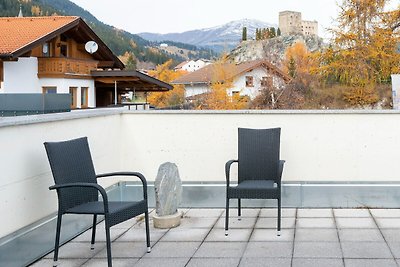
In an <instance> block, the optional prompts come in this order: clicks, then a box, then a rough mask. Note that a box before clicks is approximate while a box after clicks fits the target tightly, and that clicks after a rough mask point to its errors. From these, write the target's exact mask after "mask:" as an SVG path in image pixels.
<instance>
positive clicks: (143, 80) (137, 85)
mask: <svg viewBox="0 0 400 267" xmlns="http://www.w3.org/2000/svg"><path fill="white" fill-rule="evenodd" d="M91 75H92V77H93V78H94V80H95V82H96V84H97V85H96V87H97V86H99V87H110V88H111V87H112V88H113V87H115V83H117V86H118V87H119V88H121V87H122V88H125V89H127V90H134V91H136V92H165V91H169V90H172V88H173V87H172V85H170V84H168V83H165V82H163V81H160V80H158V79H156V78H153V77H151V76H148V75H146V74H143V73H141V72H139V71H136V70H132V71H125V70H104V71H99V70H96V71H92V72H91Z"/></svg>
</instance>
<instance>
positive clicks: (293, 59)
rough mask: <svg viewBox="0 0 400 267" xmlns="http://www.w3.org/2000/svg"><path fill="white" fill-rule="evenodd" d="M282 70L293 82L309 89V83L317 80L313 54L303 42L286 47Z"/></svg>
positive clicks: (304, 88)
mask: <svg viewBox="0 0 400 267" xmlns="http://www.w3.org/2000/svg"><path fill="white" fill-rule="evenodd" d="M283 65H284V70H285V71H286V73H287V74H288V75H289V76H290V77H292V78H293V84H295V85H297V86H298V87H302V88H303V90H309V89H310V86H311V83H312V82H313V81H315V80H317V77H316V75H315V74H314V73H315V69H316V68H317V64H316V60H315V56H314V55H313V54H312V53H311V52H309V51H308V49H307V47H306V46H305V44H304V43H302V42H298V43H295V44H293V45H292V46H291V47H289V48H287V49H286V52H285V59H284V62H283Z"/></svg>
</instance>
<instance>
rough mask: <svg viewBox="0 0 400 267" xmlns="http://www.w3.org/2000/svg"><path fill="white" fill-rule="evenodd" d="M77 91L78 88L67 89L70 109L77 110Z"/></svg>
mask: <svg viewBox="0 0 400 267" xmlns="http://www.w3.org/2000/svg"><path fill="white" fill-rule="evenodd" d="M77 91H78V88H77V87H70V88H69V93H70V94H71V108H72V109H74V108H77V106H78V105H77V103H76V102H77Z"/></svg>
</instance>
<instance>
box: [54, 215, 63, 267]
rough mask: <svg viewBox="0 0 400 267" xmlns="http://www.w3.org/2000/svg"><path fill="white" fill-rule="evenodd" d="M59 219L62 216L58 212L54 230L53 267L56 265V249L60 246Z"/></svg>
mask: <svg viewBox="0 0 400 267" xmlns="http://www.w3.org/2000/svg"><path fill="white" fill-rule="evenodd" d="M61 219H62V214H61V213H60V212H58V215H57V228H56V242H55V244H54V258H53V266H54V267H55V266H57V265H58V249H59V246H60V233H61Z"/></svg>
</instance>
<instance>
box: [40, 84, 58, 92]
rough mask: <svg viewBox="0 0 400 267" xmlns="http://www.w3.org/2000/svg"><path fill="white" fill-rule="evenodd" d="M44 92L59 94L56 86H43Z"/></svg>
mask: <svg viewBox="0 0 400 267" xmlns="http://www.w3.org/2000/svg"><path fill="white" fill-rule="evenodd" d="M42 92H43V94H57V87H56V86H44V87H42Z"/></svg>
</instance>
